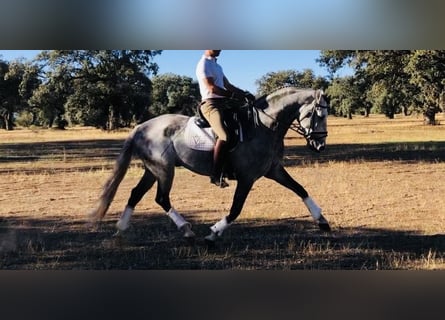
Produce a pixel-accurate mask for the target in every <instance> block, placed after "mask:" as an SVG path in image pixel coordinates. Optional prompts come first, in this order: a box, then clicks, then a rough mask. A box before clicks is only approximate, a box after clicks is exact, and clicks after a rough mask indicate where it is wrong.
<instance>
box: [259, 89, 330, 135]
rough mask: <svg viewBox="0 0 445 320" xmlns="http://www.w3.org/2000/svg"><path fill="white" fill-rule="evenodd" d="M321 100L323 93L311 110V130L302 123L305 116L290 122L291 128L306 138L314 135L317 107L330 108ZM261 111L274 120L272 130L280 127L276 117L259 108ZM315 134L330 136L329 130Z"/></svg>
mask: <svg viewBox="0 0 445 320" xmlns="http://www.w3.org/2000/svg"><path fill="white" fill-rule="evenodd" d="M320 100H321V95H320V97H319V98H318V100H317V101H316V100H315V99H314V103H313V107H312V109H311V112H310V114H311V116H310V117H311V118H310V123H311V124H310V127H309V131H306V129H305V128H304V127H303V126H302V125H301V121H302V120H303V119H304V118H303V119H296V120H294V121H293V122H292V123H291V124H290V126H289V129H290V130H292V131H294V132H296V133H298V134H299V135H301V136H303V137H305V138H306V139H308V138H310V137H311V136H312V134H313V133H312V128H313V126H314V115H315V108H317V107H319V108H322V109H327V108H328V107H325V106H322V105H320ZM254 109H255V110H258V109H257V108H254ZM259 111H260V112H261V113H262V114H264V115H265V116H266V117H268V118H269V119H271V120H273V123H274V125H273V126H272V127H271V129H272V131H275V130H276V129H277V128H278V126H279V125H280V122H279V121H278V120H277V119H276V118H274V117H272V116H271V115H270V114H268V113H266V112H265V111H264V110H263V109H259ZM308 114H309V112H308ZM295 121H296V122H297V124H295ZM314 134H316V135H317V136H318V137H319V138H325V137H327V136H328V132H327V131H318V132H315V133H314Z"/></svg>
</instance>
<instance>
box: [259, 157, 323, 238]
mask: <svg viewBox="0 0 445 320" xmlns="http://www.w3.org/2000/svg"><path fill="white" fill-rule="evenodd" d="M265 177H267V178H269V179H272V180H274V181H276V182H278V183H279V184H281V185H282V186H284V187H286V188H288V189H290V190H292V191H293V192H295V193H296V194H297V195H298V196H299V197H300V198H301V199H302V200H303V203H304V204H305V205H306V207H307V208H308V210H309V212H310V213H311V215H312V218H313V219H314V220H315V222H316V223H318V227H319V228H320V230H322V231H331V227H330V226H329V222H328V221H327V220H326V219H325V217H324V216H323V215H322V214H321V208H320V207H319V206H318V205H317V204H316V203H315V201H314V200H313V199H312V198H311V197H310V196H309V194H308V193H307V191H306V190H305V189H304V188H303V186H302V185H300V184H299V183H298V182H297V181H295V180H294V179H293V178H292V177H291V176H290V175H289V173H288V172H287V171H286V169H284V167H283V166H282V165H280V164H277V165H276V166H274V167H273V168H272V169H271V170H270V171H269V172H268V173H267V174H266V175H265Z"/></svg>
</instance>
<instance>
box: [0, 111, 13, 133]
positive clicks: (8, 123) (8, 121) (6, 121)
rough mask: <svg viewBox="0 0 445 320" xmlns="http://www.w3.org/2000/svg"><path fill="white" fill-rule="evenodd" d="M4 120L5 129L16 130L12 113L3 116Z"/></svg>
mask: <svg viewBox="0 0 445 320" xmlns="http://www.w3.org/2000/svg"><path fill="white" fill-rule="evenodd" d="M2 120H3V129H6V130H8V131H10V130H14V123H13V122H12V112H9V111H7V112H5V113H3V114H2Z"/></svg>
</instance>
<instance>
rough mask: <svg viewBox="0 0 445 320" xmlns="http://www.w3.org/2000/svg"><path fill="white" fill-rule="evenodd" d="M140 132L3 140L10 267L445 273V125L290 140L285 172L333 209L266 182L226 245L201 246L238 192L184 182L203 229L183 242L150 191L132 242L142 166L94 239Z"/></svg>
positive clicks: (186, 176) (404, 124)
mask: <svg viewBox="0 0 445 320" xmlns="http://www.w3.org/2000/svg"><path fill="white" fill-rule="evenodd" d="M127 134H128V131H123V132H114V133H105V132H101V131H98V130H95V129H91V128H88V129H81V128H71V129H68V130H65V131H56V130H29V129H21V130H16V131H13V132H5V131H2V132H0V190H1V192H0V269H32V270H36V269H62V270H63V269H94V270H104V269H119V270H127V269H145V270H153V269H158V270H159V269H162V270H165V269H230V270H238V269H242V270H245V269H255V270H257V269H274V270H292V269H329V270H331V269H332V270H333V269H341V270H349V269H372V270H375V269H392V270H394V269H445V255H444V252H445V211H444V208H445V199H444V196H443V195H444V194H445V183H444V182H443V177H444V176H445V161H444V159H445V126H443V125H439V126H436V127H434V128H431V127H426V126H423V125H422V122H421V120H419V119H417V118H415V117H412V118H411V117H410V118H400V119H395V120H392V121H390V120H385V119H384V118H381V117H371V118H370V119H362V118H356V119H354V120H352V121H351V120H346V119H340V118H330V119H329V137H328V147H327V150H326V151H325V152H324V153H322V154H320V155H318V154H314V153H312V152H310V151H309V150H307V148H306V147H305V145H304V141H303V140H302V139H301V138H300V137H297V136H296V134H295V133H293V132H290V133H289V134H288V136H287V137H286V139H285V144H286V151H285V156H284V160H283V161H284V163H285V166H286V168H287V169H288V171H289V173H290V174H291V175H292V176H293V177H294V178H295V179H296V180H297V181H298V182H300V183H301V184H302V185H303V186H305V188H306V189H307V190H308V192H309V193H310V194H311V196H312V197H313V198H314V199H315V201H316V202H317V203H318V204H319V205H320V206H321V207H322V209H323V214H324V216H325V217H326V218H327V219H328V220H329V222H330V224H331V227H332V232H330V233H325V232H321V231H319V230H318V227H317V226H316V225H315V224H314V223H313V221H312V219H311V218H310V216H309V214H308V212H307V210H306V208H305V207H304V205H303V203H302V201H301V200H300V199H299V198H298V197H297V196H295V195H294V194H293V193H292V192H290V191H289V190H287V189H284V188H283V187H281V186H279V185H277V184H276V183H274V182H272V181H270V180H267V179H265V178H263V179H260V180H259V181H258V182H257V183H256V184H255V185H254V188H253V190H252V192H251V193H250V195H249V197H248V199H247V202H246V204H245V206H244V209H243V211H242V213H241V215H240V217H239V219H238V220H236V222H235V223H234V224H233V225H232V226H231V227H230V228H229V229H228V230H227V231H226V232H225V233H224V235H223V237H222V238H221V239H219V241H218V242H217V244H216V246H215V247H210V248H209V247H207V245H206V244H205V243H204V241H203V237H204V236H205V235H207V234H208V232H209V227H210V226H211V225H212V224H213V223H215V222H216V221H218V220H220V219H221V218H222V217H223V216H224V215H226V214H227V212H228V210H229V208H230V205H231V199H232V196H233V192H234V189H235V181H231V183H230V187H229V188H226V189H218V188H216V187H212V186H211V185H210V184H209V183H208V178H207V177H203V176H199V175H196V174H194V173H191V172H190V171H187V170H186V169H184V168H178V169H177V171H176V177H175V182H174V186H173V190H172V194H171V198H172V203H173V205H174V206H175V208H176V209H177V210H178V211H179V212H180V213H181V214H183V216H184V217H185V218H186V219H187V220H189V221H190V222H191V223H192V224H193V230H194V231H195V232H196V234H197V239H196V240H195V242H194V243H189V242H187V241H185V240H184V239H183V238H182V236H181V234H180V233H179V232H178V231H177V230H176V227H175V226H174V224H173V223H172V222H170V220H169V219H168V217H167V216H166V215H165V212H163V210H162V209H161V208H160V207H159V206H157V205H156V203H155V202H154V192H155V191H154V190H150V191H149V192H148V193H147V195H146V196H145V197H144V199H143V200H142V201H141V202H140V204H139V205H138V206H137V207H136V211H135V214H134V216H133V219H132V226H131V228H130V230H129V231H128V232H127V233H126V234H125V235H124V236H122V237H113V233H114V232H115V227H114V225H115V223H116V221H117V219H118V217H119V215H120V213H121V212H122V210H123V208H124V206H125V204H126V201H127V199H128V196H129V193H130V191H131V189H132V188H133V187H134V186H135V185H136V184H137V182H138V181H139V179H140V177H141V175H142V172H143V171H142V169H141V167H140V163H139V161H137V160H134V161H133V163H132V165H131V168H130V169H129V171H128V173H127V176H126V177H125V179H124V181H123V182H122V184H121V186H120V188H119V189H118V192H117V195H116V197H115V200H114V201H113V203H112V204H111V207H110V210H109V211H108V214H107V216H106V217H105V220H104V222H103V223H102V225H101V227H100V228H99V229H98V230H94V231H92V230H91V229H89V228H87V227H86V224H85V223H86V217H87V214H88V212H89V211H90V210H91V209H92V208H94V206H95V203H96V200H97V198H98V196H99V194H100V191H101V188H102V185H103V183H104V182H105V180H106V179H107V177H108V175H109V174H110V172H111V168H112V166H113V163H114V159H115V158H116V156H117V154H118V152H119V150H120V147H121V145H122V142H123V139H124V138H125V137H126V136H127Z"/></svg>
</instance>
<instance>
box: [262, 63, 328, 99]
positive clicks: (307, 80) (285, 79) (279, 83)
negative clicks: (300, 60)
mask: <svg viewBox="0 0 445 320" xmlns="http://www.w3.org/2000/svg"><path fill="white" fill-rule="evenodd" d="M255 83H256V85H257V87H258V94H259V95H264V94H268V93H270V92H272V91H274V90H276V89H278V88H280V87H283V86H295V87H300V88H317V89H325V88H326V87H327V86H328V82H327V81H326V80H325V79H324V78H322V77H315V75H314V73H313V71H312V70H310V69H306V70H304V71H303V72H299V71H295V70H282V71H276V72H269V73H267V74H266V75H264V76H263V77H261V78H260V79H259V80H257V81H256V82H255Z"/></svg>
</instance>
